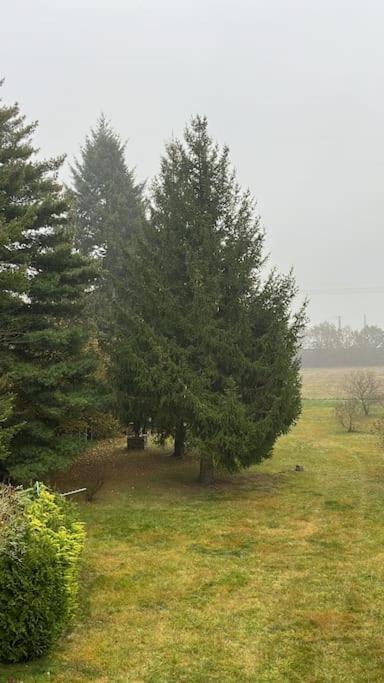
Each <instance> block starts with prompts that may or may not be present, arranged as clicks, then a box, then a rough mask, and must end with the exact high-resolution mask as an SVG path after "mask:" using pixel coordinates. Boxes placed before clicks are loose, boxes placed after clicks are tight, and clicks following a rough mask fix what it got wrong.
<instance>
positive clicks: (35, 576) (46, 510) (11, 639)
mask: <svg viewBox="0 0 384 683" xmlns="http://www.w3.org/2000/svg"><path fill="white" fill-rule="evenodd" d="M83 544H84V528H83V525H82V524H81V523H80V522H78V521H77V519H76V516H75V514H74V508H73V507H72V506H71V505H70V504H69V503H67V502H66V501H65V500H64V499H63V498H62V497H61V496H58V495H55V494H54V493H52V492H51V491H49V490H48V489H47V488H46V487H45V486H42V485H40V486H39V485H35V486H34V487H33V489H29V490H28V491H16V490H15V489H11V488H9V487H5V486H1V485H0V661H3V662H19V661H25V660H28V659H31V658H34V657H39V656H41V655H43V654H45V653H46V652H47V651H48V650H49V648H50V647H51V645H52V644H53V643H54V641H55V640H56V639H57V638H58V636H59V635H60V633H61V632H62V630H63V628H64V627H65V625H66V624H67V623H68V621H69V619H70V618H71V616H72V615H73V613H74V609H75V606H76V597H77V590H78V570H79V560H80V555H81V551H82V548H83Z"/></svg>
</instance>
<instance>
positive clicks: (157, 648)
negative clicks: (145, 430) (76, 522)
mask: <svg viewBox="0 0 384 683" xmlns="http://www.w3.org/2000/svg"><path fill="white" fill-rule="evenodd" d="M362 428H363V429H364V431H361V432H360V433H356V434H352V435H347V434H345V433H343V432H342V431H341V428H340V427H339V426H338V425H337V424H336V422H335V421H334V418H333V410H332V408H331V407H330V406H329V405H321V404H316V403H313V404H312V403H311V402H307V403H306V405H305V408H304V413H303V417H302V419H301V420H300V422H299V424H298V425H297V427H296V428H295V429H294V430H293V431H292V432H291V434H290V435H288V436H287V437H284V438H283V439H281V440H280V442H279V443H278V445H277V448H276V450H275V454H274V456H273V458H272V459H271V460H270V461H268V462H265V463H264V464H263V465H262V466H260V467H255V468H253V469H252V470H251V471H249V472H247V473H243V474H241V475H238V476H236V477H233V478H226V479H225V478H224V477H223V478H222V479H221V481H219V482H218V483H217V484H216V485H215V486H214V487H212V488H209V489H200V488H199V487H198V486H197V485H196V484H195V483H194V479H195V476H196V473H197V466H196V463H193V462H188V461H187V462H186V463H175V462H174V461H172V460H170V459H169V458H167V457H166V456H165V455H164V454H159V453H154V452H149V453H146V454H144V455H138V454H133V455H128V454H127V453H126V451H124V450H123V444H122V442H119V443H115V444H110V445H106V446H104V454H105V453H106V452H108V453H109V458H110V467H109V470H108V471H109V473H110V478H109V480H108V482H107V483H106V485H105V486H104V488H103V489H101V491H100V493H99V494H98V497H97V499H96V501H95V502H94V503H91V504H90V503H85V502H83V503H81V504H80V511H81V516H82V518H83V519H84V520H85V522H86V524H87V529H88V542H87V548H86V556H85V566H84V573H83V588H82V593H81V600H80V612H79V618H78V622H77V625H76V626H75V627H74V628H73V630H72V631H71V632H70V634H69V635H68V636H67V637H65V638H64V639H62V641H61V643H60V644H59V646H58V647H57V648H56V649H55V651H54V652H53V653H52V655H51V656H49V657H47V658H45V659H43V660H39V661H36V662H33V663H29V664H26V665H21V666H10V667H3V668H0V680H1V681H7V680H8V677H11V676H13V677H14V679H15V680H16V681H23V683H32V681H33V682H39V683H40V682H43V681H55V682H56V681H57V682H58V683H77V682H80V681H97V682H98V683H107V682H108V683H119V682H127V683H128V682H132V683H133V682H134V683H140V682H143V683H144V682H145V683H171V682H172V683H182V682H184V683H209V682H211V681H218V682H220V683H247V682H252V683H263V682H266V681H274V682H276V683H277V682H278V683H281V682H286V681H287V682H290V681H292V682H298V681H306V682H311V683H312V682H316V683H320V682H324V683H331V682H333V681H334V682H335V683H336V682H337V683H340V682H342V681H345V682H346V683H354V682H356V683H357V682H359V683H360V682H365V681H368V682H370V683H373V682H374V681H377V682H379V681H380V682H381V681H383V680H384V544H383V542H384V453H382V452H380V450H379V449H378V447H377V445H376V443H375V441H374V438H373V437H372V436H371V435H370V434H369V429H368V428H369V425H368V424H367V423H365V424H364V425H363V427H362ZM296 463H298V464H302V465H303V466H304V468H305V469H304V472H294V471H293V468H294V465H295V464H296ZM106 471H107V470H106ZM71 483H78V479H76V477H75V476H74V473H72V474H71V475H70V477H68V478H67V480H66V481H62V482H61V484H62V485H63V486H64V485H70V484H71ZM48 672H49V674H48Z"/></svg>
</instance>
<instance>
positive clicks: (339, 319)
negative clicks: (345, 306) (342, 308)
mask: <svg viewBox="0 0 384 683" xmlns="http://www.w3.org/2000/svg"><path fill="white" fill-rule="evenodd" d="M337 319H338V321H339V332H340V330H341V315H338V316H337Z"/></svg>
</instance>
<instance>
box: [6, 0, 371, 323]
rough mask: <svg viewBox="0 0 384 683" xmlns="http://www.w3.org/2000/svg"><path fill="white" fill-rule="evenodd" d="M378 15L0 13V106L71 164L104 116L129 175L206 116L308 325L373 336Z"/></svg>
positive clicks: (363, 8) (187, 10)
mask: <svg viewBox="0 0 384 683" xmlns="http://www.w3.org/2000/svg"><path fill="white" fill-rule="evenodd" d="M383 20H384V5H383V4H382V3H380V2H378V1H377V0H376V1H374V0H368V1H367V2H365V3H364V4H363V3H361V2H356V1H355V0H352V1H349V2H346V1H336V2H334V1H330V0H325V1H323V2H318V1H316V2H315V1H314V0H310V1H309V2H293V1H287V0H268V1H267V0H264V1H254V0H239V1H238V2H236V3H234V2H228V1H223V0H222V1H220V2H219V1H215V0H205V1H203V0H195V2H193V3H189V2H188V3H187V2H185V1H184V2H183V1H176V0H162V2H158V1H155V0H131V1H130V2H125V1H123V0H111V2H109V3H105V2H104V1H103V0H93V1H92V2H91V0H82V1H76V2H75V0H71V1H68V0H53V1H52V0H51V1H49V2H48V0H33V2H30V1H27V0H15V1H14V2H12V3H6V2H4V3H3V4H2V17H1V24H0V57H1V59H0V65H1V75H2V76H4V77H5V78H6V83H5V86H4V88H3V93H2V96H3V98H5V99H6V101H8V102H11V101H13V100H14V99H17V100H19V101H20V105H21V107H22V111H24V112H25V113H26V114H27V116H28V118H29V119H38V120H39V121H40V127H39V132H38V138H37V139H38V143H39V145H40V147H41V151H42V153H43V154H44V155H46V156H49V155H56V154H61V153H67V154H68V159H69V160H73V157H74V155H77V154H78V153H79V146H80V144H81V143H82V141H83V139H84V136H85V134H86V133H87V132H88V130H89V128H90V126H91V125H93V124H95V122H96V120H97V117H98V116H99V114H100V112H104V113H105V115H106V116H107V117H108V118H110V120H111V122H112V125H113V126H114V127H115V129H116V130H117V131H118V132H119V133H120V135H121V137H122V138H123V139H127V140H129V142H128V145H127V161H128V164H129V166H135V167H136V172H137V177H138V179H140V180H144V179H150V178H152V177H153V175H154V174H155V173H157V171H158V165H159V157H160V153H161V150H162V149H163V143H164V140H165V139H167V138H169V137H170V136H171V135H172V134H175V135H179V134H180V133H181V132H182V129H183V127H184V124H185V122H186V121H188V120H189V119H190V116H191V115H192V114H195V113H197V112H198V113H203V114H206V115H207V116H208V121H209V125H210V130H211V133H212V134H213V136H214V137H215V138H217V139H218V140H219V141H220V142H226V143H228V144H229V146H230V148H231V156H232V159H233V162H234V163H235V165H236V167H237V170H238V174H239V179H240V181H241V182H242V184H244V185H246V186H249V187H250V189H251V191H252V192H253V193H254V195H255V196H256V198H257V199H258V202H259V210H260V213H261V215H262V218H263V223H264V225H265V227H266V230H267V246H268V249H269V250H270V252H271V263H274V264H276V265H277V266H278V267H279V268H280V269H282V270H283V271H288V270H289V268H290V267H291V266H293V267H294V269H295V273H296V276H297V281H298V285H299V287H300V290H301V293H302V295H308V296H309V297H310V299H311V303H310V307H309V314H310V316H311V319H312V321H313V322H314V323H316V322H319V321H321V320H324V319H327V320H329V321H331V322H337V319H338V316H341V318H342V324H343V325H346V324H350V325H352V326H354V327H361V326H362V325H363V320H364V315H366V320H367V322H368V323H369V324H377V325H380V326H383V325H384V308H383V306H382V300H383V294H384V278H383V275H382V248H383V236H382V235H383V231H382V224H383V219H384V199H383V192H382V176H383V162H382V159H383V157H384V139H383V127H382V121H383V118H384V94H383V89H382V87H381V84H382V82H383V76H384V74H383V71H384V43H383V40H382V26H383ZM11 27H12V30H11ZM62 177H63V180H68V179H69V168H68V165H67V166H66V167H65V168H64V170H63V172H62Z"/></svg>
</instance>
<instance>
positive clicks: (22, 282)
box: [0, 105, 95, 480]
mask: <svg viewBox="0 0 384 683" xmlns="http://www.w3.org/2000/svg"><path fill="white" fill-rule="evenodd" d="M35 127H36V124H32V125H27V124H26V123H25V119H24V117H23V116H21V115H20V112H19V108H18V106H17V105H15V106H12V107H7V106H4V105H1V106H0V316H1V325H0V369H1V374H2V376H4V377H6V378H7V382H8V384H9V386H10V390H11V391H12V394H13V395H14V408H13V415H12V417H11V416H10V414H9V412H10V411H9V403H8V404H7V402H6V403H5V408H4V411H5V413H4V414H5V417H6V418H8V422H9V425H10V426H11V427H12V426H13V425H17V426H18V428H17V429H16V431H15V434H14V436H13V438H12V441H11V443H10V445H9V448H10V453H9V456H8V457H6V458H5V459H3V462H2V475H3V476H5V475H11V476H12V477H13V478H15V479H20V480H25V479H29V478H35V477H40V476H41V475H42V474H44V473H45V472H47V470H49V469H51V468H52V467H55V468H56V467H60V466H63V465H64V464H66V463H68V462H69V461H70V460H71V458H72V457H73V456H74V455H76V454H77V453H78V451H79V448H81V446H82V441H83V439H82V438H81V437H82V435H81V437H80V435H78V434H75V433H73V432H70V431H68V430H67V429H66V425H67V424H68V421H70V419H71V416H75V415H76V416H78V415H79V413H81V412H82V411H85V410H87V409H89V406H90V404H91V402H92V401H93V400H94V392H93V391H92V381H93V379H92V378H93V373H94V370H95V358H94V356H93V354H92V353H91V352H90V351H89V350H88V349H87V342H88V332H87V329H86V327H85V323H84V320H83V311H84V302H85V297H86V291H87V289H89V288H90V286H91V285H92V283H94V281H95V271H94V266H93V264H92V263H90V262H89V261H88V260H87V259H85V258H84V257H83V256H81V255H80V254H79V253H77V252H76V251H75V249H74V247H73V238H72V235H71V231H70V229H69V227H68V226H67V212H68V205H67V201H66V198H65V195H64V193H63V191H62V188H61V186H60V184H59V183H58V181H57V172H58V169H59V167H60V164H61V162H62V159H53V160H49V161H40V160H38V159H37V157H36V154H35V150H34V148H33V145H32V140H31V138H32V134H33V132H34V130H35ZM88 385H90V388H88ZM4 411H3V412H4Z"/></svg>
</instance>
